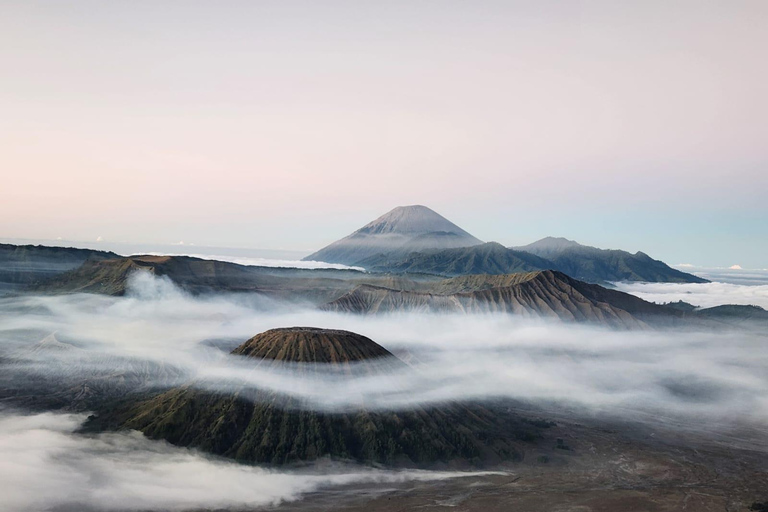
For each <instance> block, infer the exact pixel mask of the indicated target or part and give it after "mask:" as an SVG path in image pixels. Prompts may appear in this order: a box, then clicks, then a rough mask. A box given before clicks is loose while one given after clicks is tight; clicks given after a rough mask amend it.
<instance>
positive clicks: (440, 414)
mask: <svg viewBox="0 0 768 512" xmlns="http://www.w3.org/2000/svg"><path fill="white" fill-rule="evenodd" d="M233 353H234V354H236V355H240V356H245V357H244V358H243V359H244V360H245V361H244V362H251V363H252V364H253V368H254V369H258V368H261V367H262V366H261V365H264V364H266V365H267V367H268V368H269V366H270V365H272V364H276V363H277V362H282V363H286V364H288V365H290V364H305V363H307V364H310V363H315V366H318V365H321V366H328V367H330V368H345V367H351V366H352V365H353V364H354V365H358V364H361V363H365V362H368V361H376V362H377V363H379V364H376V365H373V368H374V370H372V371H373V372H380V373H381V375H382V376H386V372H387V366H386V364H381V363H382V362H386V363H387V364H390V363H391V364H392V365H393V366H394V367H396V368H397V370H403V369H406V370H407V365H405V363H403V362H402V361H400V360H399V359H397V358H396V357H395V356H393V355H392V354H391V353H390V352H389V351H387V350H386V349H385V348H384V347H381V346H380V345H378V344H377V343H375V342H374V341H373V340H371V339H369V338H366V337H365V336H361V335H359V334H355V333H352V332H348V331H340V330H333V329H319V328H308V327H291V328H284V329H273V330H270V331H266V332H264V333H261V334H259V335H256V336H254V337H253V338H251V339H250V340H248V341H246V342H245V343H243V344H242V345H241V346H239V347H238V348H237V349H235V350H234V351H233ZM342 373H344V372H342ZM382 382H385V381H384V380H382ZM382 385H387V384H382ZM392 385H396V383H394V382H393V383H392ZM251 391H252V390H248V389H245V388H243V387H241V388H239V389H238V388H234V387H233V388H231V389H225V390H211V389H201V388H199V387H196V386H194V385H192V383H190V385H186V386H181V387H177V388H173V389H171V390H169V391H167V392H164V393H162V394H159V395H157V396H155V397H153V398H150V399H148V400H144V401H137V400H135V401H133V402H132V403H128V404H127V405H120V406H118V407H115V408H111V409H108V410H107V411H105V412H104V413H102V414H101V415H100V416H99V417H97V418H95V419H92V420H91V424H90V426H89V427H88V428H89V429H97V430H98V429H135V430H140V431H142V432H143V433H144V434H145V435H147V436H148V437H150V438H154V439H164V440H166V441H168V442H170V443H172V444H175V445H180V446H189V447H195V448H198V449H201V450H204V451H207V452H210V453H213V454H216V455H221V456H224V457H230V458H234V459H237V460H241V461H247V462H258V463H268V464H287V463H295V462H302V461H311V460H315V459H318V458H322V457H331V458H334V459H341V460H356V461H359V462H366V463H383V464H388V465H398V466H399V465H402V466H429V465H431V464H434V463H438V462H439V463H448V464H451V465H466V464H471V465H478V464H485V463H494V462H498V461H501V460H507V459H515V458H518V457H519V456H520V455H519V454H520V453H521V451H522V448H521V446H520V442H519V439H521V438H522V439H525V438H530V437H531V436H532V435H535V432H534V430H535V427H533V426H531V424H529V423H526V422H524V421H521V420H519V419H518V418H510V417H509V415H508V414H506V415H505V413H503V412H499V411H494V410H490V409H488V408H486V407H483V406H479V405H471V406H467V405H463V404H458V403H445V404H441V405H440V406H434V407H413V408H410V409H408V410H392V411H380V410H375V411H372V410H367V409H366V408H365V406H364V404H363V405H362V406H361V407H360V408H358V409H356V410H349V411H345V412H341V413H334V412H324V411H320V410H313V409H311V408H303V409H297V408H291V407H290V404H289V403H288V402H286V401H285V400H284V397H280V396H279V395H277V394H276V393H271V392H267V391H264V392H257V393H256V394H253V393H251Z"/></svg>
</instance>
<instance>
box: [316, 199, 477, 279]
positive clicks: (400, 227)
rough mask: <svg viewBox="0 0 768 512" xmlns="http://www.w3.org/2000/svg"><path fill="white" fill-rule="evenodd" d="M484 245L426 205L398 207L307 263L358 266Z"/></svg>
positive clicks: (329, 247)
mask: <svg viewBox="0 0 768 512" xmlns="http://www.w3.org/2000/svg"><path fill="white" fill-rule="evenodd" d="M482 243H483V242H482V241H481V240H479V239H477V238H475V237H474V236H472V235H470V234H469V233H467V232H466V231H464V230H463V229H461V228H460V227H459V226H457V225H456V224H454V223H453V222H451V221H449V220H448V219H446V218H445V217H443V216H442V215H440V214H438V213H437V212H435V211H433V210H431V209H429V208H427V207H426V206H422V205H411V206H398V207H397V208H395V209H394V210H391V211H389V212H387V213H386V214H384V215H382V216H381V217H379V218H378V219H376V220H374V221H373V222H370V223H368V224H366V225H365V226H363V227H362V228H360V229H358V230H357V231H355V232H354V233H352V234H351V235H349V236H347V237H345V238H342V239H341V240H338V241H336V242H333V243H332V244H330V245H329V246H327V247H324V248H323V249H320V250H319V251H317V252H315V253H313V254H310V255H309V256H307V257H306V258H304V259H305V260H308V261H324V262H328V263H343V264H346V265H356V264H359V263H361V262H363V261H364V260H366V259H367V258H371V257H378V256H382V255H383V256H388V257H390V256H394V255H402V256H405V255H407V254H409V253H411V252H423V251H431V250H440V249H455V248H457V247H470V246H473V245H479V244H482Z"/></svg>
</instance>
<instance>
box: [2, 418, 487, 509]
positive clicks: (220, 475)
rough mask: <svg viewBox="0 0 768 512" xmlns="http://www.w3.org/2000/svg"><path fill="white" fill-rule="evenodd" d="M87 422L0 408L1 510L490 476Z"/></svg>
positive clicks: (255, 499) (212, 499)
mask: <svg viewBox="0 0 768 512" xmlns="http://www.w3.org/2000/svg"><path fill="white" fill-rule="evenodd" d="M84 419H85V416H84V415H77V414H62V413H37V414H21V413H18V412H13V411H8V410H5V411H4V410H2V409H0V482H2V488H3V492H2V499H0V511H8V512H19V511H23V510H35V511H39V510H50V509H55V510H59V511H78V512H82V511H88V510H157V509H160V510H189V509H195V510H200V509H210V508H229V507H233V508H237V509H241V508H242V507H246V506H248V507H255V506H264V505H276V504H279V503H281V502H284V501H291V500H295V499H298V498H299V497H300V496H301V495H303V494H306V493H308V492H312V491H316V490H318V489H321V488H325V487H331V486H340V485H350V484H359V483H389V484H392V483H396V482H403V481H414V480H417V481H418V480H420V481H428V480H442V479H446V478H456V477H463V476H479V475H485V474H490V472H447V471H416V470H407V471H384V470H377V469H372V468H363V467H360V466H353V465H342V464H326V465H325V466H324V467H313V468H311V469H310V468H307V469H305V470H304V471H276V470H270V469H264V468H259V467H254V466H247V465H241V464H237V463H234V462H229V461H226V460H222V459H217V458H213V457H207V456H206V455H204V454H202V453H199V452H197V451H195V450H187V449H183V448H177V447H174V446H171V445H169V444H168V443H164V442H159V441H150V440H148V439H146V438H145V437H144V436H143V435H142V434H140V433H138V432H127V433H126V432H121V433H108V434H99V435H96V436H84V435H79V434H74V433H73V431H74V430H75V429H76V428H77V427H78V426H79V425H80V424H81V423H82V422H83V420H84Z"/></svg>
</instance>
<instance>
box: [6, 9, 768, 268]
mask: <svg viewBox="0 0 768 512" xmlns="http://www.w3.org/2000/svg"><path fill="white" fill-rule="evenodd" d="M767 22H768V4H766V3H764V2H758V1H741V2H736V3H733V2H727V3H726V2H688V1H681V2H675V3H668V2H642V3H634V4H629V3H619V4H617V3H615V2H598V1H595V2H592V1H584V2H569V3H562V2H538V3H535V4H531V3H527V2H483V3H463V2H441V3H440V4H439V8H438V7H437V4H435V3H433V2H386V3H371V2H366V3H358V2H341V1H336V2H323V3H322V4H320V3H314V2H293V1H291V2H270V1H263V2H243V1H230V2H224V3H216V4H213V3H208V4H206V3H195V4H190V3H180V2H173V1H161V2H152V3H141V4H136V3H129V2H109V3H104V2H95V1H80V2H57V3H41V2H22V1H6V2H2V3H0V42H1V43H2V44H1V45H0V65H1V66H2V69H3V80H2V84H1V85H0V109H2V111H3V114H4V115H3V116H2V118H0V138H2V140H3V151H2V153H1V154H0V169H3V173H2V176H3V185H4V186H3V188H2V191H0V237H3V238H26V239H46V240H56V239H57V238H59V237H60V238H62V239H64V240H78V241H95V240H97V239H98V238H99V237H100V238H101V239H102V240H106V241H112V242H127V243H132V244H172V243H177V242H179V241H184V242H185V243H186V244H190V243H193V244H195V245H196V246H211V247H244V248H259V249H272V250H288V251H300V252H307V253H308V252H311V251H313V250H316V249H319V248H321V247H323V246H325V245H326V244H328V243H330V242H332V241H334V240H336V239H339V238H341V237H343V236H346V235H347V234H349V233H350V232H352V231H354V230H355V229H357V228H359V227H360V226H362V225H363V224H365V223H367V222H369V221H370V220H373V219H374V218H376V217H378V216H379V215H381V214H383V213H385V212H386V211H388V210H390V209H392V208H393V207H395V206H398V205H404V204H414V203H417V204H425V205H427V206H429V207H430V208H433V209H434V210H436V211H437V212H438V213H440V214H442V215H444V216H445V217H447V218H448V219H450V220H451V221H453V222H454V223H456V224H457V225H459V226H461V227H462V228H464V229H465V230H467V231H468V232H470V233H472V234H473V235H474V236H476V237H478V238H480V239H482V240H486V241H491V240H493V241H498V242H500V243H502V244H504V245H507V246H512V245H522V244H526V243H530V242H532V241H534V240H536V239H539V238H542V237H544V236H564V237H567V238H569V239H574V240H577V241H579V242H581V243H584V244H588V245H594V246H598V247H604V248H620V249H625V250H628V251H631V252H635V251H637V250H642V251H644V252H646V253H648V254H650V255H651V256H653V257H655V258H658V259H662V260H664V261H666V262H668V263H670V264H679V263H690V264H694V265H700V266H721V267H728V266H731V265H736V264H738V265H741V266H742V267H744V268H766V267H768V259H766V258H767V257H766V256H765V255H766V254H768V227H767V226H768V206H766V203H765V201H764V199H763V196H764V195H765V191H766V190H768V172H766V164H767V163H768V146H766V144H765V142H764V141H765V139H766V135H768V99H767V98H766V96H765V94H764V91H765V90H766V89H768V59H766V58H765V53H766V48H768V31H766V30H765V29H764V27H765V26H766V23H767Z"/></svg>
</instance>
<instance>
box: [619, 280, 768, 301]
mask: <svg viewBox="0 0 768 512" xmlns="http://www.w3.org/2000/svg"><path fill="white" fill-rule="evenodd" d="M754 275H756V277H755V278H753V279H761V278H762V274H759V273H758V274H754ZM744 279H746V278H744ZM616 287H617V288H618V289H619V290H621V291H623V292H627V293H631V294H632V295H637V296H638V297H640V298H641V299H645V300H647V301H651V302H657V303H659V304H663V303H666V302H677V301H679V300H682V301H685V302H688V303H691V304H693V305H694V306H699V307H702V308H711V307H713V306H720V305H723V304H742V305H755V306H760V307H762V308H765V309H768V284H756V285H752V286H749V285H745V284H734V283H724V282H712V283H700V284H693V283H692V284H678V283H617V284H616Z"/></svg>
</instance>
